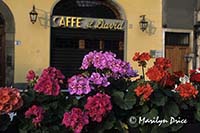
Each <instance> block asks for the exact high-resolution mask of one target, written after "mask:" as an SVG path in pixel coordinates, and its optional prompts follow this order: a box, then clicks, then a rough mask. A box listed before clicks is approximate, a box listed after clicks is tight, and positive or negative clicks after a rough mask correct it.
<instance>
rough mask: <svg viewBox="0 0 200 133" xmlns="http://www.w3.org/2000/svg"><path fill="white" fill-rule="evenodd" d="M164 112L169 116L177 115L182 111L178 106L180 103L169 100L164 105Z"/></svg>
mask: <svg viewBox="0 0 200 133" xmlns="http://www.w3.org/2000/svg"><path fill="white" fill-rule="evenodd" d="M163 111H164V114H165V115H166V117H167V118H170V117H177V116H178V115H179V113H180V110H179V108H178V105H177V104H176V103H175V102H172V101H171V102H168V103H167V104H166V105H165V106H164V110H163Z"/></svg>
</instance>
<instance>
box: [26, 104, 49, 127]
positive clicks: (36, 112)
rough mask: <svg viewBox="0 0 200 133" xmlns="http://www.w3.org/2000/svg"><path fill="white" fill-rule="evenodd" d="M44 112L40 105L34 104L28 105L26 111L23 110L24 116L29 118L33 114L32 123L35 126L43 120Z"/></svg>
mask: <svg viewBox="0 0 200 133" xmlns="http://www.w3.org/2000/svg"><path fill="white" fill-rule="evenodd" d="M44 113H45V111H44V109H43V108H42V107H41V106H36V105H33V106H32V107H30V108H29V109H28V110H27V111H26V112H25V117H26V118H31V116H33V117H34V118H33V120H32V123H33V124H34V125H35V126H38V125H39V124H40V122H41V121H42V120H43V118H44V116H43V114H44Z"/></svg>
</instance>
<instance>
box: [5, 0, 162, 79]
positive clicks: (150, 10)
mask: <svg viewBox="0 0 200 133" xmlns="http://www.w3.org/2000/svg"><path fill="white" fill-rule="evenodd" d="M113 1H115V0H113ZM4 2H5V3H6V4H7V6H8V7H9V8H10V10H11V12H12V13H13V16H14V19H15V28H16V33H15V40H16V41H18V42H19V43H21V44H20V45H15V68H14V69H15V70H14V82H15V83H21V82H25V75H26V73H27V71H28V70H30V69H33V70H35V71H36V72H41V70H42V69H43V68H45V67H47V66H49V64H50V62H49V61H50V25H49V17H50V14H51V10H52V9H53V6H54V4H55V3H56V2H55V0H42V1H39V0H20V1H17V0H4ZM116 3H118V4H119V6H120V7H122V8H123V11H124V13H125V16H126V19H127V21H128V26H127V34H126V38H125V39H127V40H126V43H127V46H126V49H125V53H126V55H127V56H126V57H125V59H126V60H127V61H130V62H131V63H132V65H133V67H134V68H135V69H138V67H137V64H136V63H133V62H132V56H133V55H134V53H135V52H137V51H140V52H143V51H146V52H149V51H150V50H163V47H162V46H163V45H162V27H161V26H162V1H161V0H154V2H152V1H147V0H117V1H116ZM33 4H34V5H35V7H36V10H37V12H38V13H39V14H38V21H37V22H36V23H35V24H32V23H31V22H30V19H29V12H30V11H31V9H32V6H33ZM144 14H145V15H146V18H147V19H148V21H149V22H150V28H148V29H147V31H145V32H142V31H141V30H140V28H139V24H138V23H139V21H140V19H141V18H140V17H139V16H140V15H144Z"/></svg>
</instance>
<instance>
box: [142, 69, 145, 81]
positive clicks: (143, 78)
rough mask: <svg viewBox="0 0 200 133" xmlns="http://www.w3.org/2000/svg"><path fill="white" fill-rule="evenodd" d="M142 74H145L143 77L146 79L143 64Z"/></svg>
mask: <svg viewBox="0 0 200 133" xmlns="http://www.w3.org/2000/svg"><path fill="white" fill-rule="evenodd" d="M142 74H143V79H144V81H145V75H144V67H143V66H142Z"/></svg>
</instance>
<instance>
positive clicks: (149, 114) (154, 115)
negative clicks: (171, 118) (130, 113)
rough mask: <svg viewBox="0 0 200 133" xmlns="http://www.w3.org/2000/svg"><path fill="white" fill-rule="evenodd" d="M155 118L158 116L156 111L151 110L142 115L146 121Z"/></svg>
mask: <svg viewBox="0 0 200 133" xmlns="http://www.w3.org/2000/svg"><path fill="white" fill-rule="evenodd" d="M156 116H158V111H157V110H156V109H151V110H150V111H149V112H148V113H146V114H145V115H144V117H146V118H148V119H150V118H153V117H156Z"/></svg>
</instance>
